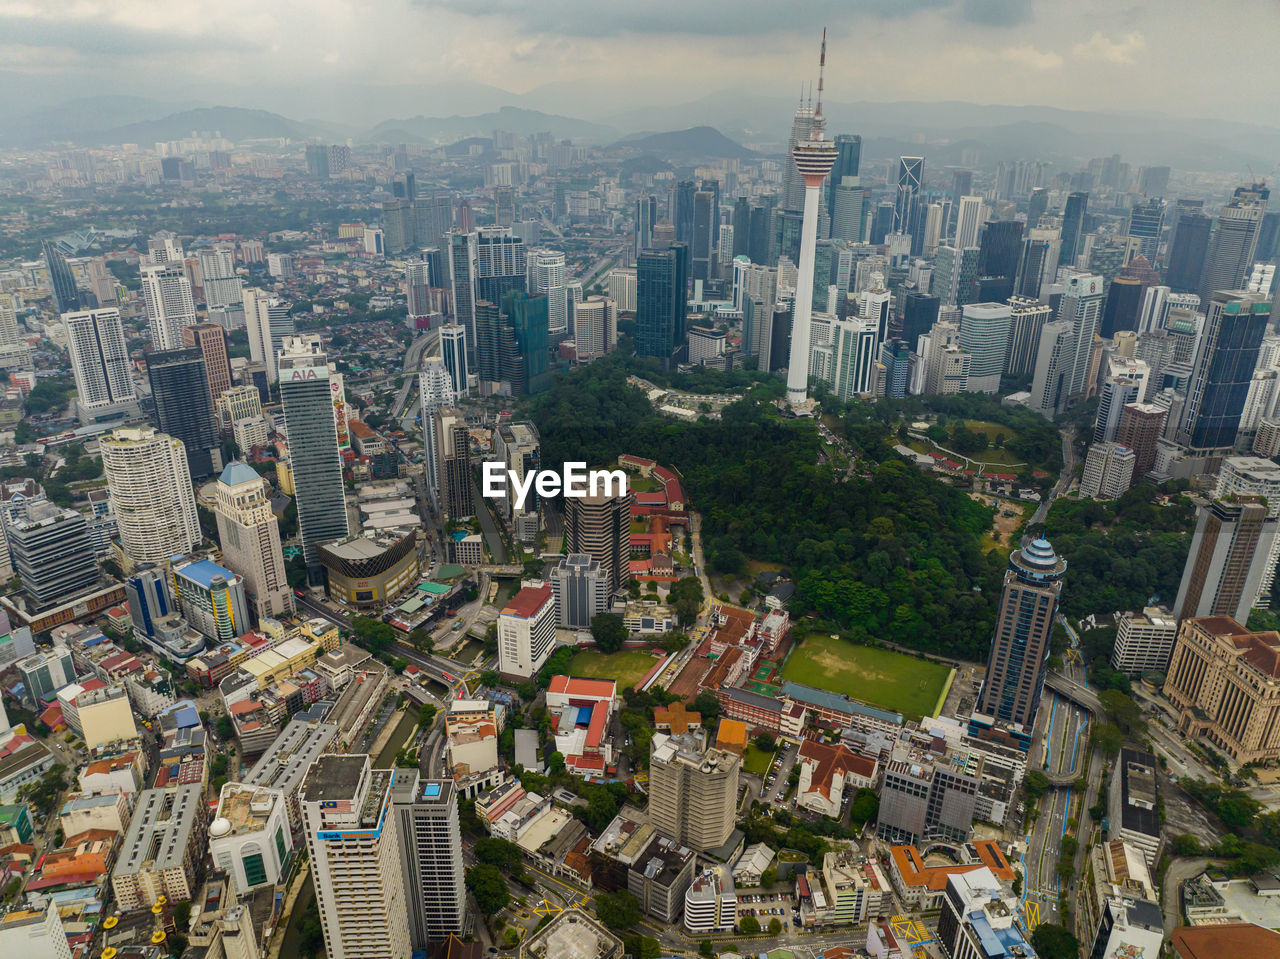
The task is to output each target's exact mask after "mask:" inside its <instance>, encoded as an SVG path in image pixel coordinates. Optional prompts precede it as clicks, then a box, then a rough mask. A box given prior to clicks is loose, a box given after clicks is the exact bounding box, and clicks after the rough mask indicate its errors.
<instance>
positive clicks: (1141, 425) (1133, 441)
mask: <svg viewBox="0 0 1280 959" xmlns="http://www.w3.org/2000/svg"><path fill="white" fill-rule="evenodd" d="M1167 415H1168V410H1166V409H1164V407H1161V406H1155V405H1153V404H1151V403H1126V404H1125V405H1124V407H1123V408H1122V409H1121V411H1120V425H1119V426H1118V427H1117V428H1116V442H1117V443H1119V444H1120V445H1121V446H1127V447H1128V448H1129V449H1131V450H1133V456H1134V462H1133V481H1134V483H1136V482H1137V481H1138V480H1140V479H1141V478H1142V477H1144V476H1146V475H1147V473H1149V472H1151V468H1152V467H1153V466H1155V464H1156V441H1157V440H1158V439H1160V436H1161V435H1162V434H1163V432H1164V424H1165V417H1166V416H1167Z"/></svg>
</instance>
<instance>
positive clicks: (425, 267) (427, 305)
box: [404, 260, 432, 325]
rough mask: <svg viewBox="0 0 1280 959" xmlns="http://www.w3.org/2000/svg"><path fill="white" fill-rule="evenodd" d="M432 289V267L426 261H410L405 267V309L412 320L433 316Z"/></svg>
mask: <svg viewBox="0 0 1280 959" xmlns="http://www.w3.org/2000/svg"><path fill="white" fill-rule="evenodd" d="M431 287H432V276H431V265H430V264H429V263H428V262H427V261H426V260H410V261H409V262H407V263H406V264H405V265H404V293H405V309H406V311H407V312H408V314H409V318H410V319H411V320H415V321H416V320H418V319H419V318H420V317H428V316H430V315H431V293H430V291H431ZM415 325H416V324H415Z"/></svg>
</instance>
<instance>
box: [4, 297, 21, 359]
mask: <svg viewBox="0 0 1280 959" xmlns="http://www.w3.org/2000/svg"><path fill="white" fill-rule="evenodd" d="M21 336H22V331H21V330H20V329H19V328H18V310H17V307H16V306H15V305H14V300H13V294H12V293H0V346H15V345H17V343H18V340H19V339H21Z"/></svg>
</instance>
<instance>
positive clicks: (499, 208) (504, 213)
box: [418, 186, 516, 243]
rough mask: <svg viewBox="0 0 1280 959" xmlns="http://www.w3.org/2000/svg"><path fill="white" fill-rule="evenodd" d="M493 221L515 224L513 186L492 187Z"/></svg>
mask: <svg viewBox="0 0 1280 959" xmlns="http://www.w3.org/2000/svg"><path fill="white" fill-rule="evenodd" d="M493 222H494V224H495V225H496V226H515V225H516V191H515V187H509V186H495V187H494V188H493ZM418 241H419V242H425V241H429V242H432V243H434V242H435V238H434V237H430V236H422V237H419V238H418Z"/></svg>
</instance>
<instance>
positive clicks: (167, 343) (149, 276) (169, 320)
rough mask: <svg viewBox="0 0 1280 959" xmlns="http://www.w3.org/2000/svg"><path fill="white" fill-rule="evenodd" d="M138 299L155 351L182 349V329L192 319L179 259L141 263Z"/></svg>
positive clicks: (187, 283) (191, 301) (193, 311)
mask: <svg viewBox="0 0 1280 959" xmlns="http://www.w3.org/2000/svg"><path fill="white" fill-rule="evenodd" d="M142 299H143V302H144V303H145V304H146V308H147V321H148V323H149V324H150V328H151V344H152V348H153V349H156V350H177V349H181V348H182V328H183V327H184V326H190V325H191V324H192V323H194V322H196V302H195V300H194V299H192V296H191V281H190V280H189V279H187V271H186V268H185V267H184V266H183V263H182V261H181V260H179V261H177V262H163V263H145V264H143V266H142Z"/></svg>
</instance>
